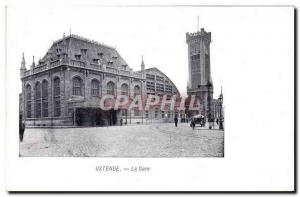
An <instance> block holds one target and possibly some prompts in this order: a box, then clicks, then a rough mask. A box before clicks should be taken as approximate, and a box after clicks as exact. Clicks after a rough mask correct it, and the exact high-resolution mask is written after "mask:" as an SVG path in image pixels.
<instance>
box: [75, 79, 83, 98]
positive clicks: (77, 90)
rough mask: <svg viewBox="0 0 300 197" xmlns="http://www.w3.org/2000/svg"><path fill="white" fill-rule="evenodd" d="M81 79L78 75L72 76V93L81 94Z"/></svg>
mask: <svg viewBox="0 0 300 197" xmlns="http://www.w3.org/2000/svg"><path fill="white" fill-rule="evenodd" d="M81 86H82V80H81V79H80V78H79V77H74V78H73V95H75V96H82V91H81V89H82V87H81Z"/></svg>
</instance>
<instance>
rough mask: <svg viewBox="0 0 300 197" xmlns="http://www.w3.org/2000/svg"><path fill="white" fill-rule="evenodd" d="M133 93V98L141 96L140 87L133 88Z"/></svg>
mask: <svg viewBox="0 0 300 197" xmlns="http://www.w3.org/2000/svg"><path fill="white" fill-rule="evenodd" d="M133 92H134V96H136V95H140V94H141V88H140V86H134V89H133Z"/></svg>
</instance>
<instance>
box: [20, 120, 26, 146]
mask: <svg viewBox="0 0 300 197" xmlns="http://www.w3.org/2000/svg"><path fill="white" fill-rule="evenodd" d="M24 132H25V124H24V123H23V122H21V123H20V124H19V138H20V142H23V137H24Z"/></svg>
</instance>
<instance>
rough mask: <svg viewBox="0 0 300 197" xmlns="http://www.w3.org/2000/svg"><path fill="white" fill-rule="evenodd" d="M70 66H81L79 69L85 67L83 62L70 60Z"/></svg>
mask: <svg viewBox="0 0 300 197" xmlns="http://www.w3.org/2000/svg"><path fill="white" fill-rule="evenodd" d="M70 64H71V65H72V66H79V67H82V68H84V67H85V63H84V62H82V61H79V60H70Z"/></svg>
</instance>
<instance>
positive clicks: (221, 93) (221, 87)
mask: <svg viewBox="0 0 300 197" xmlns="http://www.w3.org/2000/svg"><path fill="white" fill-rule="evenodd" d="M221 94H223V93H222V86H221Z"/></svg>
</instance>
